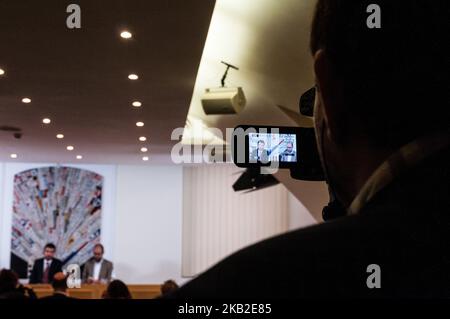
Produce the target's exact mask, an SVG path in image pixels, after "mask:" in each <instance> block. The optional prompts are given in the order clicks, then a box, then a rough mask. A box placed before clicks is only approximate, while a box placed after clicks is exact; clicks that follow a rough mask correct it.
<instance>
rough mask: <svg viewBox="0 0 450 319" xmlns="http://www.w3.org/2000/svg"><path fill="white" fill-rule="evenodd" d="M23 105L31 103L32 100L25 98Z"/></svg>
mask: <svg viewBox="0 0 450 319" xmlns="http://www.w3.org/2000/svg"><path fill="white" fill-rule="evenodd" d="M22 103H31V99H30V98H28V97H24V98H23V99H22Z"/></svg>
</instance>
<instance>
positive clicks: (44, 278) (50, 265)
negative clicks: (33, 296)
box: [30, 243, 62, 284]
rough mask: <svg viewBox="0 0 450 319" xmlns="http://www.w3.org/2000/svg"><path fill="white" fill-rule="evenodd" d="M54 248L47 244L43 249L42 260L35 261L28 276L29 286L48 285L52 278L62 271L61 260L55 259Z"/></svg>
mask: <svg viewBox="0 0 450 319" xmlns="http://www.w3.org/2000/svg"><path fill="white" fill-rule="evenodd" d="M55 252H56V247H55V245H53V244H51V243H49V244H47V245H45V247H44V258H39V259H36V260H35V262H34V265H33V270H32V271H31V275H30V284H49V283H51V282H52V281H53V276H54V275H55V274H56V273H57V272H61V271H62V262H61V260H59V259H57V258H55V257H54V256H55Z"/></svg>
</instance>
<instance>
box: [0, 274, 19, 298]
mask: <svg viewBox="0 0 450 319" xmlns="http://www.w3.org/2000/svg"><path fill="white" fill-rule="evenodd" d="M18 284H19V277H18V276H17V274H16V273H15V272H14V271H12V270H9V269H2V270H1V271H0V294H2V293H6V292H11V291H14V290H15V289H16V288H17V286H18Z"/></svg>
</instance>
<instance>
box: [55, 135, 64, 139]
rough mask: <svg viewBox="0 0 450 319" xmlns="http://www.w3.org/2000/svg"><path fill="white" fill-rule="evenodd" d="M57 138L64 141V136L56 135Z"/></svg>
mask: <svg viewBox="0 0 450 319" xmlns="http://www.w3.org/2000/svg"><path fill="white" fill-rule="evenodd" d="M56 138H59V139H62V138H64V134H56Z"/></svg>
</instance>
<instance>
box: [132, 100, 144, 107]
mask: <svg viewBox="0 0 450 319" xmlns="http://www.w3.org/2000/svg"><path fill="white" fill-rule="evenodd" d="M132 105H133V106H134V107H141V106H142V103H141V102H139V101H134V102H133V103H132Z"/></svg>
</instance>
